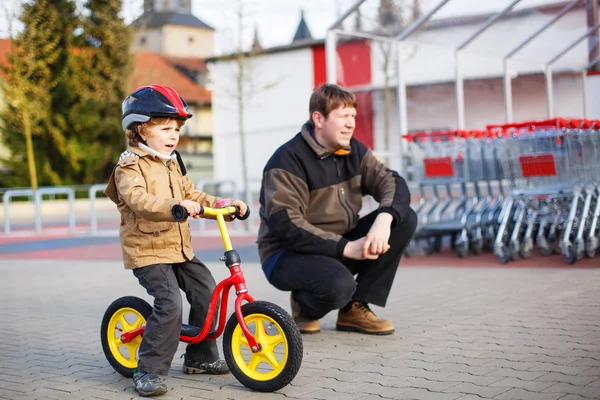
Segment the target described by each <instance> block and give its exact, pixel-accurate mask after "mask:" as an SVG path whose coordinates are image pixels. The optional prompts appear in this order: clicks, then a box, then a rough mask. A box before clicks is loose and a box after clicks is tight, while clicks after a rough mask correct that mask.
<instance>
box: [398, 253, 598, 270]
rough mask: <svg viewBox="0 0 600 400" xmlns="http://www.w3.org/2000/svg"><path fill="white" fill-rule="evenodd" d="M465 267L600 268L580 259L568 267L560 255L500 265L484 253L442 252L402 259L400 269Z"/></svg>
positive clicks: (591, 259) (517, 260)
mask: <svg viewBox="0 0 600 400" xmlns="http://www.w3.org/2000/svg"><path fill="white" fill-rule="evenodd" d="M427 266H436V267H452V268H456V267H465V268H477V267H479V268H481V267H486V268H600V260H599V259H598V258H585V257H584V258H582V259H581V260H579V261H577V262H576V263H575V264H572V265H568V264H566V263H565V261H564V258H563V256H562V255H560V254H555V255H551V256H548V257H544V256H541V255H537V254H534V255H533V256H532V257H531V258H527V259H521V258H518V259H516V260H515V261H511V262H508V263H507V264H500V263H499V262H498V261H497V260H496V257H495V256H494V255H493V254H491V253H485V254H481V255H478V256H475V255H470V256H468V257H466V258H459V257H458V256H457V255H456V253H453V252H443V253H440V254H434V255H431V256H419V257H413V258H404V259H403V260H402V261H401V263H400V267H427Z"/></svg>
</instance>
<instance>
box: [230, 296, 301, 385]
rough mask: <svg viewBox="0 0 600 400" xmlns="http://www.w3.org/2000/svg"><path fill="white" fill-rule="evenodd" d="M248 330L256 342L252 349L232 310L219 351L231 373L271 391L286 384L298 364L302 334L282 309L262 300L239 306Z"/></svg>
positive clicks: (297, 367)
mask: <svg viewBox="0 0 600 400" xmlns="http://www.w3.org/2000/svg"><path fill="white" fill-rule="evenodd" d="M242 314H243V315H244V319H245V321H246V324H247V325H248V328H249V329H250V332H252V334H253V335H254V338H255V339H256V341H257V342H258V344H259V345H260V350H259V351H258V352H257V353H253V352H252V350H251V349H250V346H249V344H248V341H247V340H246V337H245V336H244V333H243V332H242V328H241V327H240V325H239V323H238V320H237V317H236V315H235V314H233V315H232V316H231V317H230V318H229V321H228V322H227V326H226V327H225V333H224V335H223V353H224V354H225V360H226V361H227V365H228V366H229V369H230V370H231V373H232V374H233V375H234V376H235V377H236V378H237V380H238V381H240V383H242V384H243V385H244V386H246V387H248V388H250V389H252V390H256V391H258V392H274V391H276V390H279V389H281V388H283V387H284V386H286V385H287V384H289V383H290V382H291V381H292V380H293V379H294V377H295V376H296V374H297V373H298V370H299V369H300V365H301V364H302V351H303V345H302V337H301V336H300V331H299V330H298V327H297V326H296V324H295V323H294V320H293V319H292V317H290V315H289V314H288V313H287V312H285V310H284V309H283V308H281V307H279V306H277V305H275V304H272V303H269V302H266V301H256V302H253V303H247V304H244V305H243V306H242Z"/></svg>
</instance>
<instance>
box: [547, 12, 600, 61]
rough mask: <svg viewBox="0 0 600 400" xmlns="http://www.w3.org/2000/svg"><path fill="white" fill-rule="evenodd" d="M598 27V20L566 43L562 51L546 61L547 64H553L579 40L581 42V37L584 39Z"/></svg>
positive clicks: (599, 24)
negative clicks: (570, 41)
mask: <svg viewBox="0 0 600 400" xmlns="http://www.w3.org/2000/svg"><path fill="white" fill-rule="evenodd" d="M598 28H600V22H599V23H597V24H596V25H594V26H592V27H591V28H590V29H588V30H587V32H586V33H584V34H583V35H581V36H580V37H579V38H578V39H577V40H575V41H574V42H573V43H571V44H570V45H568V46H567V47H566V48H565V49H564V50H563V51H561V52H560V53H558V54H557V55H556V56H554V58H553V59H551V60H550V61H548V64H554V63H555V62H556V61H557V60H558V59H559V58H561V57H562V56H564V55H565V54H567V52H569V50H571V49H572V48H573V47H575V46H577V45H578V44H579V42H581V41H582V40H583V39H585V38H586V37H588V36H589V35H591V34H592V33H594V32H595V31H596V30H598Z"/></svg>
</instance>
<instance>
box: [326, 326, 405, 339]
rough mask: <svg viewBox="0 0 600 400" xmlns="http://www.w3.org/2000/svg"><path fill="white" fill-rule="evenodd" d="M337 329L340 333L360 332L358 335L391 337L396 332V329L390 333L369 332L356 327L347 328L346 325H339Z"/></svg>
mask: <svg viewBox="0 0 600 400" xmlns="http://www.w3.org/2000/svg"><path fill="white" fill-rule="evenodd" d="M335 329H337V330H338V331H342V332H358V333H364V334H366V335H376V336H385V335H391V334H392V333H394V331H395V329H392V330H389V331H367V330H364V329H360V328H357V327H355V326H346V325H339V324H338V325H336V326H335Z"/></svg>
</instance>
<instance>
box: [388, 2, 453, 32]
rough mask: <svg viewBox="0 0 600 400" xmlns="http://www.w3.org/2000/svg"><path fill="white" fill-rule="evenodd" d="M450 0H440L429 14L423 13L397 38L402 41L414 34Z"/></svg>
mask: <svg viewBox="0 0 600 400" xmlns="http://www.w3.org/2000/svg"><path fill="white" fill-rule="evenodd" d="M449 1H450V0H442V1H440V2H439V3H438V4H437V5H436V6H435V7H434V8H433V9H431V10H430V11H429V12H428V13H427V14H423V15H421V17H420V18H419V19H418V20H416V21H415V22H413V23H412V24H410V25H409V26H408V27H407V28H406V29H404V30H403V31H402V32H400V34H398V36H396V40H398V41H402V40H404V39H406V38H407V37H409V36H410V35H412V34H413V33H414V32H415V31H416V30H417V29H419V28H420V27H421V26H423V24H425V22H427V21H429V19H430V18H431V17H432V16H433V15H434V14H435V13H436V12H438V10H439V9H440V8H442V6H443V5H444V4H446V3H447V2H449Z"/></svg>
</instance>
